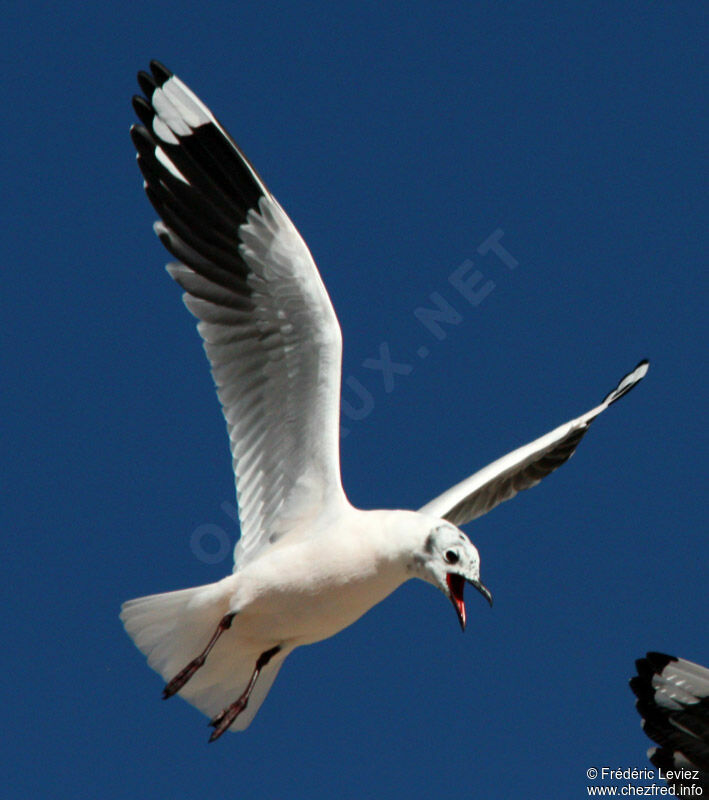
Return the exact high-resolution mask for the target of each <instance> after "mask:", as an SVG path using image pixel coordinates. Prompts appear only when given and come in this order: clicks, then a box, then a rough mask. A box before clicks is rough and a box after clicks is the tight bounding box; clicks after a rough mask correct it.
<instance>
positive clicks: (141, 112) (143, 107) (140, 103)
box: [132, 94, 155, 128]
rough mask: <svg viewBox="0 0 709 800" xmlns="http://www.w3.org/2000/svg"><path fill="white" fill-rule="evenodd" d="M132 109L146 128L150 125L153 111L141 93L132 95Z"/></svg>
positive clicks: (153, 115)
mask: <svg viewBox="0 0 709 800" xmlns="http://www.w3.org/2000/svg"><path fill="white" fill-rule="evenodd" d="M132 103H133V111H135V113H136V116H137V117H138V119H139V120H140V121H141V122H142V123H143V125H145V127H146V128H150V127H152V124H153V118H154V117H155V111H154V110H153V107H152V106H151V105H150V103H149V102H148V101H147V100H146V99H145V98H144V97H143V95H142V94H136V95H133V100H132Z"/></svg>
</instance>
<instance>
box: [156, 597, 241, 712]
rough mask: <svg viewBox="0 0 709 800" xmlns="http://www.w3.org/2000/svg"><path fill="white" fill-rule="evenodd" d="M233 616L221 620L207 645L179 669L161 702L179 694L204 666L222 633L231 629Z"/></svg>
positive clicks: (164, 690)
mask: <svg viewBox="0 0 709 800" xmlns="http://www.w3.org/2000/svg"><path fill="white" fill-rule="evenodd" d="M235 616H236V613H235V612H234V613H232V614H227V615H226V616H224V617H222V618H221V620H220V622H219V625H217V629H216V631H214V635H213V636H212V638H211V639H210V640H209V644H208V645H207V646H206V647H205V648H204V650H202V652H201V653H200V654H199V655H198V656H197V658H193V659H192V661H190V663H189V664H188V665H187V666H186V667H185V668H184V669H181V670H180V671H179V672H178V673H177V675H175V677H174V678H173V679H172V680H171V681H170V682H169V683H168V684H167V686H166V687H165V688H164V689H163V691H162V699H163V700H167V698H168V697H172V695H173V694H176V693H177V692H179V691H180V689H181V688H182V687H183V686H184V685H185V684H186V683H187V681H188V680H189V679H190V678H191V677H192V676H193V675H194V674H195V672H197V670H198V669H199V668H200V667H201V666H202V665H203V664H204V662H205V661H206V660H207V656H208V655H209V654H210V652H211V650H212V648H213V647H214V645H215V644H216V643H217V640H218V639H219V637H220V636H221V635H222V634H223V633H224V631H226V630H228V629H229V628H231V623H232V620H233V619H234V617H235Z"/></svg>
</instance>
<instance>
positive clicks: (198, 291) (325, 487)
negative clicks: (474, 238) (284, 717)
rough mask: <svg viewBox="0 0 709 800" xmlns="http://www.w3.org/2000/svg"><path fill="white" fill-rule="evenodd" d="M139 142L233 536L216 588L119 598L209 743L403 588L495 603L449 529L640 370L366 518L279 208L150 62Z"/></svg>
mask: <svg viewBox="0 0 709 800" xmlns="http://www.w3.org/2000/svg"><path fill="white" fill-rule="evenodd" d="M138 80H139V83H140V86H141V88H142V90H143V96H139V97H135V98H134V101H133V105H134V108H135V111H136V113H137V115H138V117H139V118H140V120H141V123H142V125H136V126H134V127H133V128H132V129H131V134H132V137H133V142H134V144H135V147H136V149H137V151H138V165H139V167H140V169H141V171H142V173H143V176H144V178H145V183H144V187H145V191H146V194H147V196H148V198H149V199H150V201H151V203H152V204H153V206H154V207H155V209H156V210H157V212H158V214H159V215H160V217H161V219H160V220H159V221H158V222H157V223H155V226H154V228H155V232H156V233H157V235H158V236H159V238H160V240H161V241H162V243H163V244H164V245H165V247H166V248H167V249H168V250H169V251H170V253H171V254H172V255H173V256H174V257H175V258H176V259H177V260H176V261H175V262H173V263H170V264H168V267H167V269H168V272H169V274H170V276H171V277H172V278H173V279H174V280H175V281H176V282H177V283H178V284H180V286H181V287H182V288H183V289H184V290H185V294H184V295H183V298H184V302H185V304H186V305H187V307H188V309H189V310H190V311H191V312H192V314H194V315H195V316H196V317H197V318H198V320H199V324H198V326H197V327H198V331H199V333H200V335H201V337H202V339H203V342H204V347H205V352H206V354H207V358H208V360H209V363H210V366H211V370H212V376H213V378H214V382H215V385H216V389H217V394H218V397H219V400H220V402H221V405H222V410H223V413H224V417H225V420H226V423H227V431H228V434H229V443H230V449H231V453H232V461H233V466H234V473H235V479H236V492H237V499H238V504H239V521H240V527H241V537H240V539H239V541H238V542H237V545H236V548H235V551H234V571H233V573H232V574H231V575H229V576H227V577H226V578H224V579H223V580H221V581H218V582H216V583H213V584H209V585H207V586H197V587H193V588H191V589H182V590H178V591H174V592H167V593H163V594H158V595H149V596H146V597H141V598H138V599H136V600H130V601H128V602H126V603H124V605H123V607H122V611H121V619H122V621H123V624H124V626H125V628H126V631H127V632H128V634H129V635H130V636H131V637H132V638H133V641H134V642H135V644H136V646H137V647H138V648H139V649H140V650H141V651H142V652H143V653H144V654H145V655H146V656H147V658H148V663H149V664H150V666H151V667H153V668H154V669H155V670H157V671H158V672H159V673H160V675H162V676H163V678H165V680H166V681H167V685H166V687H165V689H164V692H163V696H164V697H165V698H168V697H172V696H173V695H175V694H179V695H180V696H181V697H183V698H184V699H185V700H187V701H188V702H190V703H192V704H193V705H195V706H196V707H197V708H198V709H200V710H201V711H202V712H204V713H205V714H207V715H209V716H211V717H212V720H211V723H210V724H211V725H212V727H213V728H214V731H213V733H212V735H211V737H210V741H212V740H214V739H216V738H218V737H219V736H221V735H222V733H224V731H226V730H243V729H244V728H246V727H247V726H248V724H249V723H250V722H251V720H252V719H253V717H254V715H255V713H256V711H257V710H258V708H259V706H260V704H261V702H262V701H263V699H264V698H265V696H266V694H267V693H268V690H269V688H270V686H271V684H272V683H273V680H274V679H275V677H276V674H277V673H278V670H279V669H280V666H281V665H282V663H283V661H284V660H285V658H286V656H287V655H288V654H289V653H290V652H292V650H293V649H294V648H295V647H298V646H301V645H305V644H311V643H313V642H317V641H319V640H321V639H325V638H327V637H329V636H332V635H333V634H335V633H337V632H338V631H340V630H342V629H343V628H345V627H347V626H348V625H350V624H352V623H353V622H355V621H356V620H357V619H358V618H359V617H361V616H362V614H364V613H365V612H366V611H368V610H369V609H370V608H371V607H372V606H374V605H376V604H377V603H379V602H380V601H381V600H383V599H384V598H385V597H386V596H387V595H388V594H390V593H391V592H392V591H394V590H395V589H396V588H397V587H398V586H400V585H401V584H402V583H403V582H404V581H406V580H409V579H410V578H420V579H422V580H425V581H427V582H428V583H431V584H432V585H433V586H435V587H436V588H438V589H439V590H440V591H441V592H442V593H443V594H444V595H445V596H446V597H447V598H448V599H449V600H450V602H451V603H452V605H453V607H454V609H455V612H456V615H457V618H458V621H459V623H460V625H461V627H462V628H463V629H465V624H466V609H465V604H464V598H463V591H464V586H465V584H466V583H469V584H471V585H472V586H473V587H474V588H475V589H477V590H478V591H479V592H480V593H481V594H482V595H483V596H484V597H485V598H486V599H487V600H488V601H489V602H491V601H492V598H491V595H490V592H489V591H488V590H487V588H486V587H485V586H484V585H483V583H482V582H481V580H480V557H479V554H478V551H477V549H476V548H475V546H474V545H473V544H472V542H471V541H470V540H469V539H468V537H467V536H466V535H465V534H464V533H463V532H462V531H461V530H460V529H459V528H458V527H457V526H459V525H462V524H465V523H466V522H469V521H471V520H473V519H475V518H477V517H479V516H480V515H482V514H485V513H487V512H488V511H489V510H491V509H492V508H494V507H495V506H496V505H498V504H499V503H501V502H503V501H504V500H508V499H510V498H511V497H514V495H515V494H517V493H518V492H520V491H521V490H523V489H527V488H529V487H531V486H534V485H536V484H537V483H538V482H539V481H540V480H541V479H542V478H543V477H545V476H546V475H548V474H549V473H551V472H552V471H554V470H555V469H556V468H557V467H559V466H560V465H561V464H563V463H564V462H565V461H566V460H568V458H569V457H570V456H571V455H572V454H573V452H574V451H575V449H576V447H577V445H578V443H579V442H580V440H581V438H582V437H583V436H584V434H585V433H586V431H587V430H588V428H589V426H590V424H591V422H592V421H593V420H594V419H595V418H596V417H597V416H598V415H599V414H600V413H602V412H603V411H604V410H605V409H606V408H608V407H609V406H610V405H611V404H612V403H614V402H615V401H616V400H618V399H619V398H620V397H622V396H623V395H625V394H626V393H627V392H628V391H630V389H632V388H633V386H635V385H636V384H637V383H638V381H640V380H641V379H642V378H643V376H644V375H645V373H646V372H647V368H648V365H647V362H646V361H641V362H640V363H639V364H638V365H637V367H636V368H635V369H634V370H632V372H630V373H628V374H627V375H625V376H624V377H623V378H622V379H621V381H620V382H619V383H618V385H617V386H616V388H615V389H613V391H612V392H610V393H609V394H608V395H607V396H606V397H605V398H604V399H603V401H602V402H601V403H600V404H599V405H597V406H595V407H594V408H592V409H591V410H590V411H587V412H586V413H585V414H582V415H581V416H580V417H577V418H575V419H572V420H571V421H570V422H567V423H565V424H563V425H561V426H559V427H558V428H555V429H554V430H553V431H551V432H550V433H547V434H545V435H544V436H542V437H540V438H539V439H536V440H535V441H533V442H531V443H530V444H527V445H525V446H523V447H520V448H518V449H517V450H515V451H513V452H512V453H509V454H507V455H506V456H503V457H502V458H500V459H498V460H497V461H495V462H493V463H492V464H490V465H489V466H487V467H485V468H484V469H482V470H480V471H478V472H476V473H475V474H473V475H472V476H470V477H469V478H466V479H465V480H463V481H461V482H460V483H459V484H457V485H456V486H454V487H453V488H451V489H449V490H448V491H446V492H444V493H443V494H441V495H440V496H438V497H436V498H435V499H434V500H431V501H430V502H428V503H426V505H424V506H423V507H422V508H421V509H419V511H404V510H394V511H383V510H377V511H362V510H359V509H356V508H354V507H352V505H351V504H350V503H349V501H348V500H347V497H346V495H345V493H344V491H343V488H342V482H341V478H340V459H339V430H340V379H341V359H342V335H341V332H340V327H339V324H338V322H337V317H336V316H335V312H334V310H333V308H332V304H331V303H330V299H329V297H328V295H327V291H326V289H325V286H324V284H323V282H322V280H321V278H320V275H319V273H318V271H317V268H316V266H315V263H314V261H313V258H312V256H311V254H310V252H309V250H308V248H307V246H306V245H305V242H304V241H303V240H302V238H301V237H300V234H299V233H298V231H297V230H296V229H295V227H294V225H293V223H292V222H291V221H290V219H289V218H288V216H287V215H286V213H285V212H284V211H283V209H282V208H281V206H280V205H279V204H278V202H277V201H276V199H275V198H274V197H273V195H272V194H271V193H270V192H269V190H268V189H267V187H266V186H265V185H264V183H263V181H262V180H261V178H260V177H259V176H258V174H257V173H256V171H255V170H254V168H253V167H252V166H251V164H250V163H249V161H248V160H247V159H246V157H245V156H244V154H243V153H242V152H241V151H240V150H239V148H238V146H237V145H236V143H235V142H234V141H233V139H232V138H231V137H230V136H229V134H228V133H227V132H226V130H225V129H224V128H223V127H222V125H221V124H220V123H219V122H218V121H217V120H216V118H215V117H214V115H213V114H212V113H211V111H210V110H209V109H208V108H207V106H205V105H204V103H203V102H202V101H201V100H200V99H199V98H198V97H197V96H196V95H195V94H194V93H193V92H192V91H191V90H190V89H189V88H188V87H187V86H186V85H185V84H184V83H182V81H180V79H179V78H177V76H175V75H173V73H172V72H170V71H169V70H167V69H166V68H165V67H164V66H162V65H161V64H159V63H158V62H152V63H151V74H148V73H145V72H141V73H139V75H138Z"/></svg>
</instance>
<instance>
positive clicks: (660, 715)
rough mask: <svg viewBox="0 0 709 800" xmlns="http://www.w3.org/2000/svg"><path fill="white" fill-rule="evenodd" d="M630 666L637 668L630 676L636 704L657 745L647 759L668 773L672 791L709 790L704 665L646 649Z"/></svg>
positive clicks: (708, 685)
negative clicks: (633, 664) (685, 788)
mask: <svg viewBox="0 0 709 800" xmlns="http://www.w3.org/2000/svg"><path fill="white" fill-rule="evenodd" d="M635 666H636V668H637V671H638V674H637V675H636V676H635V677H634V678H632V679H631V680H630V688H631V689H632V690H633V693H634V694H635V696H636V697H637V698H638V699H637V702H636V703H635V707H636V708H637V710H638V714H640V716H641V717H642V719H643V723H642V725H643V730H644V731H645V733H646V734H647V735H648V736H649V737H650V738H651V739H652V740H653V741H654V742H657V744H658V745H660V746H659V747H652V748H650V750H649V751H648V757H649V758H650V761H651V762H652V763H653V764H654V765H655V766H656V767H657V768H658V769H661V770H662V771H663V773H665V774H667V773H668V772H671V773H672V774H673V778H672V779H671V780H670V779H668V783H670V785H674V786H675V790H676V791H677V787H678V786H685V787H701V788H702V789H705V790H709V669H707V668H706V667H701V666H699V664H694V663H693V662H691V661H686V660H685V659H683V658H676V657H675V656H668V655H665V654H664V653H648V654H647V655H646V656H645V658H639V659H638V660H637V661H636V662H635ZM677 794H678V795H679V794H680V792H679V791H677ZM684 794H686V795H687V796H689V795H690V793H689V792H684ZM696 794H697V791H696V788H695V789H694V796H696ZM698 794H701V791H700V792H698Z"/></svg>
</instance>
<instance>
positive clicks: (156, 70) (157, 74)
mask: <svg viewBox="0 0 709 800" xmlns="http://www.w3.org/2000/svg"><path fill="white" fill-rule="evenodd" d="M150 71H151V72H152V73H153V78H155V82H156V83H157V85H158V86H162V85H163V84H165V83H166V82H167V81H169V80H170V78H172V76H173V74H174V73H172V72H171V71H170V70H169V69H168V68H167V67H166V66H165V65H164V64H161V63H160V62H159V61H157V60H156V59H153V60H152V61H151V62H150Z"/></svg>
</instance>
